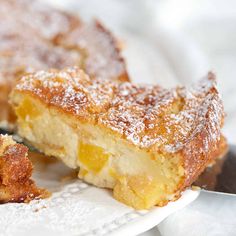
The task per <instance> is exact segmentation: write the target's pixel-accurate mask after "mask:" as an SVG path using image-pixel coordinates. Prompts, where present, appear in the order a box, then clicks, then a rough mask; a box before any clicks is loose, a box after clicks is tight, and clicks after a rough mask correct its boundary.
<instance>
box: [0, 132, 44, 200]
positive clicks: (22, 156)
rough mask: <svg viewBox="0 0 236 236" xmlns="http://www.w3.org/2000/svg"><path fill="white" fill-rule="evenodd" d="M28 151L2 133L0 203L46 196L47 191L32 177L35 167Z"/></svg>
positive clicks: (0, 145) (0, 140)
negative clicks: (36, 183) (38, 186)
mask: <svg viewBox="0 0 236 236" xmlns="http://www.w3.org/2000/svg"><path fill="white" fill-rule="evenodd" d="M27 152H28V148H27V147H25V146H23V145H21V144H17V143H15V142H14V141H13V140H12V139H11V137H9V136H3V135H0V203H5V202H29V201H30V200H33V199H35V198H41V197H43V196H46V194H47V193H46V191H45V190H42V189H39V188H37V187H36V185H35V183H34V181H33V180H31V179H30V178H31V175H32V170H33V167H32V164H31V162H30V160H29V159H28V156H27Z"/></svg>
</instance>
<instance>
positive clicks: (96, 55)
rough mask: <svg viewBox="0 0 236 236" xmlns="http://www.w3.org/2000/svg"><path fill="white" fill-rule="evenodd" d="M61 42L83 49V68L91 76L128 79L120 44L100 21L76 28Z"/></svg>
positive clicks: (67, 45)
mask: <svg viewBox="0 0 236 236" xmlns="http://www.w3.org/2000/svg"><path fill="white" fill-rule="evenodd" d="M60 43H61V44H63V45H65V46H66V47H69V48H77V49H78V50H79V51H81V53H82V54H83V55H84V61H83V65H82V66H83V70H84V71H85V72H86V73H87V74H89V75H90V76H92V77H97V78H98V77H99V78H106V79H107V78H108V79H120V80H122V81H128V75H127V73H126V67H125V63H124V60H123V58H122V57H121V54H120V49H119V47H118V44H117V42H116V40H115V38H114V37H113V35H112V34H111V33H110V32H109V31H108V30H107V29H105V28H104V26H103V25H102V24H101V23H99V22H98V21H97V22H93V23H91V24H88V25H81V26H80V27H77V28H75V29H74V30H73V31H71V32H70V33H69V34H67V35H65V37H62V38H61V41H60Z"/></svg>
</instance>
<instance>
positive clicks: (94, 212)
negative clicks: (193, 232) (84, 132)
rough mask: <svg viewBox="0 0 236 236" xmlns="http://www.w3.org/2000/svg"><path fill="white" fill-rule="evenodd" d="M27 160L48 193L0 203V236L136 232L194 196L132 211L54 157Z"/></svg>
mask: <svg viewBox="0 0 236 236" xmlns="http://www.w3.org/2000/svg"><path fill="white" fill-rule="evenodd" d="M31 156H32V155H31ZM31 159H32V161H33V163H34V166H35V173H34V178H35V179H36V181H37V183H38V184H39V185H40V186H43V187H47V188H48V189H49V190H50V191H51V192H52V193H53V194H52V197H51V198H49V199H44V200H35V201H33V202H31V203H30V204H17V203H16V204H15V203H11V204H5V205H0V229H1V231H0V235H18V236H19V235H22V236H23V235H52V236H53V235H57V236H59V235H68V236H69V235H77V236H78V235H136V234H139V233H142V232H144V231H146V230H148V229H150V228H152V227H153V226H155V225H156V224H158V222H160V221H162V220H163V219H164V218H165V217H167V216H168V215H169V214H171V213H173V212H175V211H176V210H178V209H180V208H182V207H184V206H185V205H187V204H188V203H190V202H191V201H193V200H194V199H195V198H196V197H197V196H198V192H197V191H192V190H187V191H186V192H185V193H184V194H183V196H182V198H180V199H179V200H178V201H176V202H173V203H170V204H168V205H167V206H166V207H162V208H157V207H156V208H154V209H152V210H150V211H136V210H134V209H132V208H129V207H127V206H125V205H123V204H121V203H119V202H117V201H116V200H114V199H113V197H112V195H111V192H110V191H109V190H104V189H98V188H95V187H93V186H91V185H88V184H86V183H84V182H82V181H80V180H78V179H76V178H75V172H73V171H71V170H70V169H68V168H67V167H65V166H64V165H63V164H62V163H60V162H59V161H57V160H55V159H54V158H47V157H44V156H42V155H37V154H36V155H33V157H32V158H31Z"/></svg>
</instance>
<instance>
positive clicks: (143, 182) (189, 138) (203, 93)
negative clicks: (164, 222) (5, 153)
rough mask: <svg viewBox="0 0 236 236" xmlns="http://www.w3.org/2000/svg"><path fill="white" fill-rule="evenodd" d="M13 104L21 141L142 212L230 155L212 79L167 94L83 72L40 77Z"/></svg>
mask: <svg viewBox="0 0 236 236" xmlns="http://www.w3.org/2000/svg"><path fill="white" fill-rule="evenodd" d="M11 104H12V106H13V108H14V111H15V113H16V115H17V124H18V133H19V135H20V136H22V137H23V138H25V139H26V140H27V141H28V142H29V143H31V144H32V145H33V146H34V147H35V148H37V149H38V150H40V151H41V152H43V153H45V154H46V155H52V156H55V157H57V158H59V159H60V160H62V161H63V162H64V163H65V164H66V165H67V166H69V167H71V168H74V169H76V168H78V167H79V168H80V170H79V178H81V179H84V180H85V181H87V182H89V183H92V184H94V185H96V186H99V187H105V188H111V189H113V192H114V197H115V198H116V199H117V200H119V201H121V202H123V203H125V204H127V205H129V206H132V207H134V208H136V209H149V208H151V207H153V206H155V205H158V206H163V205H165V204H167V203H168V201H173V200H176V199H177V198H179V197H180V196H181V192H182V191H183V190H184V189H186V188H187V187H189V186H191V184H192V183H193V181H194V180H195V179H196V178H197V177H198V176H199V175H200V174H201V173H202V172H203V170H204V169H205V168H206V167H207V166H208V165H209V164H210V163H212V162H214V160H215V159H216V158H218V157H220V156H222V155H223V154H224V153H225V151H226V149H227V144H226V141H225V138H224V137H223V135H222V133H221V127H222V125H223V121H224V109H223V105H222V101H221V99H220V96H219V93H218V90H217V87H216V81H215V77H214V75H213V74H212V73H209V74H208V75H207V77H206V78H204V79H202V80H201V81H200V82H199V83H198V84H196V85H194V86H192V87H190V88H186V87H177V88H174V89H164V88H162V87H159V86H153V85H136V84H133V83H130V82H125V83H119V82H117V81H111V80H105V79H99V78H93V79H91V78H90V77H89V76H87V75H86V74H85V73H84V72H83V71H81V70H79V69H78V68H76V67H74V68H68V69H64V70H62V71H39V72H36V73H32V74H29V75H27V76H24V77H23V78H22V79H21V80H20V81H19V82H18V84H17V86H16V88H15V89H14V90H13V92H12V94H11Z"/></svg>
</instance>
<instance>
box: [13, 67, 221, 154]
mask: <svg viewBox="0 0 236 236" xmlns="http://www.w3.org/2000/svg"><path fill="white" fill-rule="evenodd" d="M17 90H19V91H28V92H30V93H32V94H33V95H34V96H37V97H39V98H40V99H41V100H42V101H43V102H44V103H46V104H50V105H53V106H56V107H57V108H59V109H61V110H63V111H65V112H70V113H72V114H74V115H76V116H77V117H80V118H81V117H83V118H84V119H85V120H87V121H88V120H91V119H92V120H94V122H97V123H98V124H99V125H101V126H105V127H106V128H109V129H111V130H113V131H115V132H116V133H117V134H119V135H120V136H122V137H124V138H126V139H127V140H128V141H129V142H131V143H133V144H135V145H136V146H139V147H140V148H152V149H155V150H159V151H160V150H163V151H167V152H170V153H173V152H177V151H179V150H180V149H181V148H183V147H184V145H185V144H186V143H187V142H189V141H190V140H191V139H192V138H194V137H195V136H196V135H197V134H198V133H199V132H202V130H204V129H205V130H207V132H208V135H207V137H208V139H209V140H208V139H206V140H205V147H204V148H205V149H207V145H208V142H211V141H212V140H219V139H220V128H221V124H222V120H223V114H224V113H223V106H222V101H221V100H220V97H219V94H218V91H217V89H216V87H215V79H214V78H213V75H212V74H209V75H208V77H207V78H205V79H203V80H202V81H200V82H199V84H197V85H195V86H193V87H192V88H190V89H187V88H184V87H182V88H176V89H170V90H167V89H163V88H160V87H159V86H150V85H135V84H132V83H128V82H126V83H122V84H120V83H117V82H111V81H109V80H100V79H90V78H89V77H88V76H86V75H85V74H84V73H83V72H81V71H79V70H78V69H77V68H71V69H67V70H63V71H61V72H55V71H54V72H53V71H52V72H38V73H35V74H32V75H30V76H26V77H24V78H23V79H22V80H21V82H20V83H19V84H18V85H17Z"/></svg>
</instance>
